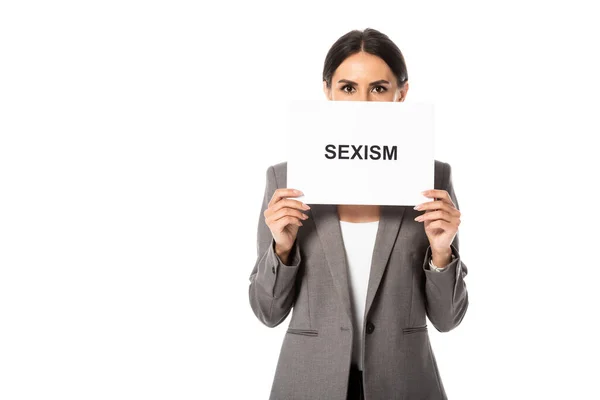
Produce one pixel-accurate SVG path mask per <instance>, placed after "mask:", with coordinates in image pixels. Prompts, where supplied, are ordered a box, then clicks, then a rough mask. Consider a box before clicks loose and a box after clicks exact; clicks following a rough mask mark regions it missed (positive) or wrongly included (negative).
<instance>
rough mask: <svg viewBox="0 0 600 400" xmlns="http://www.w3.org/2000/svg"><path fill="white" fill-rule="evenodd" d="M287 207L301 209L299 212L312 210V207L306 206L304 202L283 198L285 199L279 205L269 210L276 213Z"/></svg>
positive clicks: (274, 205)
mask: <svg viewBox="0 0 600 400" xmlns="http://www.w3.org/2000/svg"><path fill="white" fill-rule="evenodd" d="M285 207H289V208H294V209H299V210H309V209H310V207H309V206H308V205H307V204H304V203H303V202H301V201H299V200H294V199H287V198H283V199H281V200H279V201H278V202H277V203H275V204H273V206H272V207H269V208H268V209H267V210H270V212H276V211H278V210H280V209H281V208H285ZM265 211H266V210H265Z"/></svg>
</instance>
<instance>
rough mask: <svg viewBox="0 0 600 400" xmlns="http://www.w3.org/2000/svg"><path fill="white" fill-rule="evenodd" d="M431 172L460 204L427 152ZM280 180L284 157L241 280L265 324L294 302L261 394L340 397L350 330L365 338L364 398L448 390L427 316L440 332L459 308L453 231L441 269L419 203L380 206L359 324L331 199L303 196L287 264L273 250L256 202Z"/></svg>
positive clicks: (464, 299) (273, 174)
mask: <svg viewBox="0 0 600 400" xmlns="http://www.w3.org/2000/svg"><path fill="white" fill-rule="evenodd" d="M434 181H435V184H434V188H435V189H445V190H447V191H448V193H449V194H450V196H451V198H452V201H453V202H454V204H455V206H456V207H457V208H458V202H457V200H456V195H455V193H454V188H453V187H452V176H451V168H450V165H449V164H448V163H445V162H442V161H438V160H435V179H434ZM286 185H287V162H282V163H279V164H276V165H272V166H270V167H269V168H268V169H267V172H266V187H265V192H264V198H263V202H262V209H261V213H260V216H259V221H258V237H257V258H256V262H255V264H254V268H253V270H252V273H251V274H250V286H249V297H250V306H251V308H252V311H253V312H254V314H255V315H256V317H257V318H258V319H259V320H260V321H261V322H262V323H263V324H265V325H266V326H268V327H275V326H277V325H279V324H281V323H282V322H283V321H284V320H285V319H286V317H287V316H288V314H289V313H290V311H291V310H293V311H292V317H291V320H290V321H289V325H288V328H287V331H286V334H285V336H284V338H283V343H282V346H281V351H280V354H279V359H278V362H277V367H276V371H275V376H274V380H273V384H272V388H271V394H270V398H269V399H270V400H275V399H277V400H301V399H306V400H308V399H314V400H317V399H320V400H345V399H346V395H347V390H348V376H349V372H350V363H351V356H352V342H353V335H354V334H355V332H356V330H357V329H361V330H362V331H363V337H364V342H363V352H362V355H361V357H363V358H362V359H363V365H364V368H363V380H364V392H365V398H366V399H367V400H393V399H403V400H412V399H419V400H426V399H429V400H443V399H447V396H446V393H445V390H444V385H443V383H442V379H441V377H440V373H439V370H438V366H437V363H436V358H435V356H434V353H433V350H432V348H431V344H430V341H429V334H428V325H427V323H426V316H427V317H428V319H429V321H430V322H431V324H432V325H433V326H434V327H435V328H436V329H437V330H438V331H440V332H447V331H450V330H451V329H453V328H455V327H456V326H458V325H459V324H460V323H461V321H462V319H463V317H464V315H465V313H466V311H467V307H468V304H469V301H468V294H467V287H466V284H465V281H464V278H465V276H466V275H467V266H466V265H465V264H464V262H463V260H462V259H461V257H460V254H459V252H458V250H459V242H458V234H457V235H456V237H455V239H454V241H453V243H452V245H451V249H452V252H453V254H454V256H455V257H456V258H455V259H454V260H453V261H452V262H451V263H450V264H449V265H448V266H447V267H446V268H445V269H444V270H443V271H442V272H436V271H432V270H430V269H429V265H428V264H429V260H430V259H431V247H430V246H429V240H428V238H427V236H426V234H425V229H424V227H423V223H422V222H417V221H414V218H415V217H416V216H417V215H418V214H421V213H422V211H416V210H414V209H413V207H412V206H381V213H380V220H379V227H378V231H377V235H376V239H375V247H374V250H373V258H372V265H371V272H370V277H369V282H368V289H367V298H366V305H365V314H364V326H353V322H352V312H353V310H352V309H351V301H350V293H349V286H348V271H347V268H348V267H347V261H346V255H345V249H344V244H343V238H342V235H341V229H340V223H339V216H338V214H337V206H336V205H329V204H311V209H310V210H308V211H303V212H305V213H307V215H309V218H308V219H306V220H304V221H303V224H304V225H303V226H301V227H300V228H299V230H298V235H297V237H296V241H295V243H294V246H293V248H292V250H291V253H290V258H289V260H288V265H285V264H283V263H282V261H281V259H280V258H279V257H278V256H277V254H276V253H275V248H274V246H275V240H274V239H273V236H272V234H271V231H270V230H269V227H268V226H267V225H266V223H265V219H264V211H265V210H266V208H267V206H268V203H269V201H270V200H271V197H272V196H273V193H274V191H275V189H277V188H285V187H287V186H286ZM298 189H302V188H298ZM424 189H425V188H424Z"/></svg>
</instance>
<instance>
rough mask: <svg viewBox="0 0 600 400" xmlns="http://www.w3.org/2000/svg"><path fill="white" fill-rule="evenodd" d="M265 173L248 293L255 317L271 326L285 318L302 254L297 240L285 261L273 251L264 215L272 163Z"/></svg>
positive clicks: (271, 190)
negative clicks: (254, 255)
mask: <svg viewBox="0 0 600 400" xmlns="http://www.w3.org/2000/svg"><path fill="white" fill-rule="evenodd" d="M266 175H267V176H266V185H265V193H264V197H263V201H262V207H261V211H260V215H259V219H258V230H257V243H256V245H257V256H256V261H255V263H254V268H253V269H252V273H251V274H250V287H249V297H250V306H251V308H252V311H253V312H254V314H255V315H256V317H257V318H258V319H259V320H260V321H261V322H262V323H263V324H265V325H266V326H268V327H270V328H273V327H275V326H277V325H279V324H280V323H281V322H283V320H285V318H286V317H287V315H288V314H289V312H290V310H291V308H292V305H293V302H294V292H295V281H296V274H297V272H298V268H299V267H300V263H301V262H302V258H301V256H300V246H299V244H298V241H296V242H294V245H293V247H292V249H291V252H290V256H289V259H288V264H287V265H286V264H284V263H283V262H282V261H281V259H280V258H279V256H278V255H277V253H276V252H275V239H274V238H273V234H272V233H271V230H270V229H269V227H268V226H267V224H266V222H265V216H264V212H265V210H266V209H267V207H268V205H269V202H270V201H271V198H272V197H273V193H274V192H275V190H276V189H277V181H276V176H275V169H274V168H273V166H270V167H269V168H268V169H267V173H266Z"/></svg>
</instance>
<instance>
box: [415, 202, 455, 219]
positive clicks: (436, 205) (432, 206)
mask: <svg viewBox="0 0 600 400" xmlns="http://www.w3.org/2000/svg"><path fill="white" fill-rule="evenodd" d="M418 210H419V211H427V210H432V211H434V210H444V211H446V212H448V213H450V214H451V215H452V216H454V217H457V218H458V217H460V211H459V210H458V209H456V208H455V207H454V206H453V205H452V204H448V203H446V202H445V201H442V200H435V201H427V202H425V203H421V204H419V205H418Z"/></svg>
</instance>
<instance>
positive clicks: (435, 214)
mask: <svg viewBox="0 0 600 400" xmlns="http://www.w3.org/2000/svg"><path fill="white" fill-rule="evenodd" d="M437 220H443V221H446V222H449V223H451V224H457V225H458V219H457V218H455V217H454V216H453V215H452V214H450V213H448V212H446V211H443V210H435V211H428V212H426V213H425V214H421V215H419V216H418V217H417V218H415V221H419V222H423V221H437Z"/></svg>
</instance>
